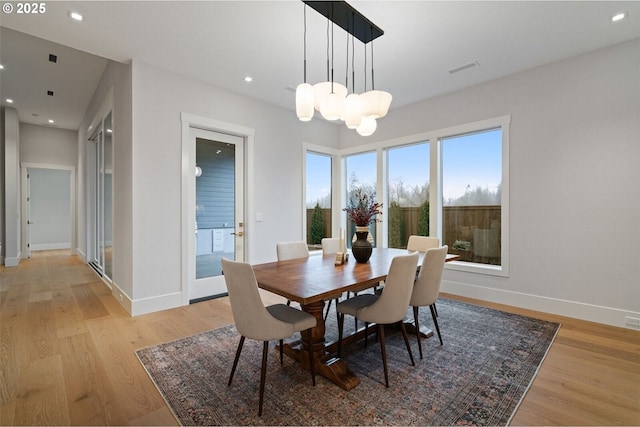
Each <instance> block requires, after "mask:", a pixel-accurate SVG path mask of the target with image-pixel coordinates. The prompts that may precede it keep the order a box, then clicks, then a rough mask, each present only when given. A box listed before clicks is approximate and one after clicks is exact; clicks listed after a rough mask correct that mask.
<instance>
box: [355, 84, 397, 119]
mask: <svg viewBox="0 0 640 427" xmlns="http://www.w3.org/2000/svg"><path fill="white" fill-rule="evenodd" d="M360 97H361V98H362V116H363V117H371V118H374V119H379V118H380V117H384V116H386V115H387V112H388V111H389V106H390V105H391V99H392V97H391V94H390V93H389V92H385V91H383V90H370V91H368V92H365V93H363V94H362V95H360Z"/></svg>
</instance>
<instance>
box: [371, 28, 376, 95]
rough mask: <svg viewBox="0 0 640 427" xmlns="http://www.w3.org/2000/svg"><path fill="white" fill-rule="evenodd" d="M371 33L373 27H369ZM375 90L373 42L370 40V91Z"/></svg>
mask: <svg viewBox="0 0 640 427" xmlns="http://www.w3.org/2000/svg"><path fill="white" fill-rule="evenodd" d="M371 32H372V33H373V27H371ZM375 89H376V84H375V81H374V77H373V40H371V90H375Z"/></svg>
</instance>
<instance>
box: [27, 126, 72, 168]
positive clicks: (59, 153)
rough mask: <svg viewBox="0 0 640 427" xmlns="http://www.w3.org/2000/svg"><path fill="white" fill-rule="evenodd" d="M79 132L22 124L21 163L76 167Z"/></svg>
mask: <svg viewBox="0 0 640 427" xmlns="http://www.w3.org/2000/svg"><path fill="white" fill-rule="evenodd" d="M77 143H78V132H77V131H75V130H68V129H57V128H54V127H49V126H38V125H33V124H28V123H20V161H22V162H27V163H39V164H47V165H57V166H71V167H75V166H76V163H77V161H78V147H77Z"/></svg>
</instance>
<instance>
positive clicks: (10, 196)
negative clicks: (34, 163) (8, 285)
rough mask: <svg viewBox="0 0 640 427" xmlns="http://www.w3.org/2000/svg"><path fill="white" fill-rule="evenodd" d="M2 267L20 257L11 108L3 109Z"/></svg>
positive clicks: (16, 139)
mask: <svg viewBox="0 0 640 427" xmlns="http://www.w3.org/2000/svg"><path fill="white" fill-rule="evenodd" d="M4 161H5V163H4V179H3V181H4V218H5V222H4V226H5V230H4V242H3V243H4V244H3V245H2V247H3V249H2V250H3V251H4V254H5V257H4V264H5V265H6V266H7V267H15V266H17V265H18V263H19V262H20V257H21V251H20V249H21V246H22V239H21V227H20V221H21V214H20V187H21V180H20V126H19V122H18V112H17V111H16V110H15V108H5V109H4Z"/></svg>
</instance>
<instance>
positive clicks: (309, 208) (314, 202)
mask: <svg viewBox="0 0 640 427" xmlns="http://www.w3.org/2000/svg"><path fill="white" fill-rule="evenodd" d="M332 160H333V159H332V157H331V156H330V155H326V154H320V153H315V152H312V151H307V152H306V191H305V194H306V201H305V206H306V216H307V222H306V224H307V244H308V245H309V247H310V249H319V248H320V246H319V245H320V242H321V240H322V238H323V237H331V229H332V224H331V217H332V215H331V194H332V193H331V183H332V179H331V169H332Z"/></svg>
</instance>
